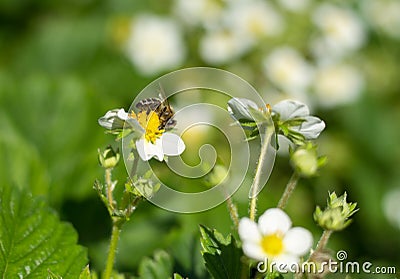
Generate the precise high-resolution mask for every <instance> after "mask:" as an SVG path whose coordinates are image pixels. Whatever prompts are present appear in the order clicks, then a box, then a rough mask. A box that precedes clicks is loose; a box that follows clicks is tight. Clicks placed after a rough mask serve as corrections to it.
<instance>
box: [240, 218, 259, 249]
mask: <svg viewBox="0 0 400 279" xmlns="http://www.w3.org/2000/svg"><path fill="white" fill-rule="evenodd" d="M239 236H240V239H241V240H242V241H243V242H246V241H250V242H254V243H259V242H260V240H261V234H260V232H259V230H258V226H257V223H256V222H254V221H252V220H250V219H249V218H247V217H244V218H242V219H240V222H239Z"/></svg>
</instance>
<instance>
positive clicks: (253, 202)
mask: <svg viewBox="0 0 400 279" xmlns="http://www.w3.org/2000/svg"><path fill="white" fill-rule="evenodd" d="M272 132H273V129H271V128H270V127H266V128H265V138H264V142H263V144H262V146H261V150H260V157H259V158H258V164H257V168H256V174H255V175H254V180H253V185H252V189H251V196H250V208H249V217H250V219H251V220H253V221H254V220H255V218H256V212H257V195H258V192H259V189H260V187H261V186H263V185H260V183H261V174H262V171H263V166H264V161H265V157H266V155H267V151H268V146H269V143H270V141H271V135H272Z"/></svg>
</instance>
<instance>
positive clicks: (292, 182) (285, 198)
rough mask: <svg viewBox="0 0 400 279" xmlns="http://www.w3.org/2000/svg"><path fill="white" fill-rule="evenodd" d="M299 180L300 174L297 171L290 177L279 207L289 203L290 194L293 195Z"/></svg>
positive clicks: (281, 207)
mask: <svg viewBox="0 0 400 279" xmlns="http://www.w3.org/2000/svg"><path fill="white" fill-rule="evenodd" d="M298 181H299V175H298V174H297V172H296V171H295V172H294V173H293V174H292V176H291V177H290V179H289V181H288V183H287V184H286V189H285V191H284V192H283V194H282V197H281V199H280V200H279V202H278V208H280V209H284V208H285V207H286V205H287V203H288V200H289V198H290V196H291V195H292V193H293V191H294V189H295V188H296V186H297V182H298Z"/></svg>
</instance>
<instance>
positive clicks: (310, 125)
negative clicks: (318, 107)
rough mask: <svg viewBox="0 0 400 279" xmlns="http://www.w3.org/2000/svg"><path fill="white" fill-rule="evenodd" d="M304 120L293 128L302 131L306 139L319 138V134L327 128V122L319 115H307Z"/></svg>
mask: <svg viewBox="0 0 400 279" xmlns="http://www.w3.org/2000/svg"><path fill="white" fill-rule="evenodd" d="M304 120H305V121H304V122H303V123H301V125H300V126H297V127H293V128H292V130H294V131H296V132H299V133H301V134H302V135H303V136H304V137H305V138H306V139H309V140H312V139H316V138H318V136H319V134H320V133H321V132H322V131H323V130H324V129H325V122H324V121H322V120H321V119H319V118H318V117H315V116H306V117H304Z"/></svg>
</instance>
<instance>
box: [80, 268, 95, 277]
mask: <svg viewBox="0 0 400 279" xmlns="http://www.w3.org/2000/svg"><path fill="white" fill-rule="evenodd" d="M97 278H98V277H97V274H96V273H95V272H90V268H89V265H87V266H86V267H85V269H84V270H82V272H81V274H80V275H79V279H97Z"/></svg>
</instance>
